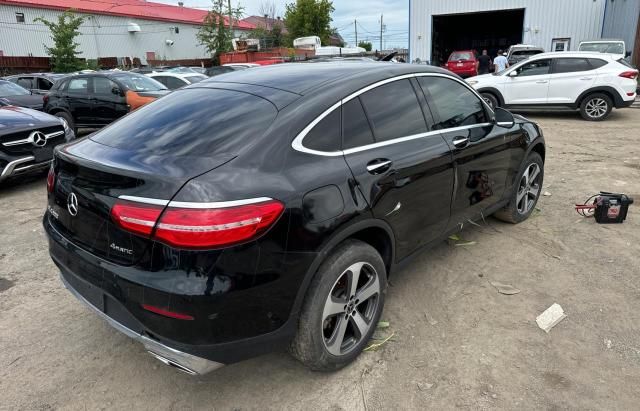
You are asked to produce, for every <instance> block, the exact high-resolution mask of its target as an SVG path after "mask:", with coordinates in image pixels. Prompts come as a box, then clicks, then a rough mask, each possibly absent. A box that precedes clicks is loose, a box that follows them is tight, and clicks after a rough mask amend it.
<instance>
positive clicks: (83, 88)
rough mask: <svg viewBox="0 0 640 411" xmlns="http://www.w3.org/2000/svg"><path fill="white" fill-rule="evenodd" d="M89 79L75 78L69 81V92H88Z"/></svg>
mask: <svg viewBox="0 0 640 411" xmlns="http://www.w3.org/2000/svg"><path fill="white" fill-rule="evenodd" d="M88 85H89V81H88V79H87V78H74V79H73V80H70V81H69V85H68V86H67V91H68V92H69V93H81V94H83V93H87V89H88Z"/></svg>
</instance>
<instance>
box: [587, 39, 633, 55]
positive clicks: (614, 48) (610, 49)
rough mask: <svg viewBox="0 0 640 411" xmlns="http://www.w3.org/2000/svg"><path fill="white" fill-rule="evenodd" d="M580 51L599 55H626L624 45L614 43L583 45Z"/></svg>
mask: <svg viewBox="0 0 640 411" xmlns="http://www.w3.org/2000/svg"><path fill="white" fill-rule="evenodd" d="M579 51H595V52H598V53H611V54H624V45H623V44H622V43H620V42H613V43H582V44H581V45H580V48H579Z"/></svg>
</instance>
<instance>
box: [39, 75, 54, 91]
mask: <svg viewBox="0 0 640 411" xmlns="http://www.w3.org/2000/svg"><path fill="white" fill-rule="evenodd" d="M52 85H53V83H51V82H50V81H49V80H47V79H44V78H39V79H38V89H39V90H50V89H51V86H52Z"/></svg>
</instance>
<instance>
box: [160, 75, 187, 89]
mask: <svg viewBox="0 0 640 411" xmlns="http://www.w3.org/2000/svg"><path fill="white" fill-rule="evenodd" d="M165 82H166V83H165V84H166V85H167V87H168V88H169V89H170V90H175V89H177V88H180V87H184V86H186V85H187V83H185V81H184V80H181V79H179V78H176V77H167V78H166V79H165Z"/></svg>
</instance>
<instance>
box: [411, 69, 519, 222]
mask: <svg viewBox="0 0 640 411" xmlns="http://www.w3.org/2000/svg"><path fill="white" fill-rule="evenodd" d="M418 83H419V84H420V86H421V88H422V90H423V91H424V93H425V96H426V97H427V101H428V103H429V107H430V109H431V111H432V113H433V117H434V125H433V129H434V130H439V131H440V133H441V134H442V136H443V137H444V139H445V140H446V141H447V143H448V144H449V147H450V148H451V150H452V156H453V169H454V174H455V184H454V188H453V197H452V204H451V220H450V221H451V223H450V224H449V227H450V228H452V227H453V226H455V225H457V224H460V223H463V224H464V223H466V222H467V220H469V219H476V218H478V217H479V216H481V213H483V212H484V211H485V210H486V209H488V208H491V207H492V206H494V205H496V204H497V203H498V202H500V200H501V199H502V198H503V195H504V194H505V187H506V184H507V179H508V177H509V175H510V172H512V171H510V168H511V160H512V159H511V157H512V154H513V153H512V152H511V151H510V142H511V138H512V137H511V136H510V135H509V132H508V131H505V129H503V128H500V127H497V126H496V125H495V124H494V122H493V118H492V116H493V113H492V112H491V111H490V110H489V109H488V108H487V107H486V105H485V104H484V103H483V102H482V100H481V99H480V98H479V97H478V96H477V94H476V93H474V92H473V91H472V90H471V89H470V88H469V87H468V86H467V85H465V84H463V83H462V82H459V81H456V80H454V79H451V78H447V77H439V76H425V77H419V78H418ZM518 164H519V163H518Z"/></svg>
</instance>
